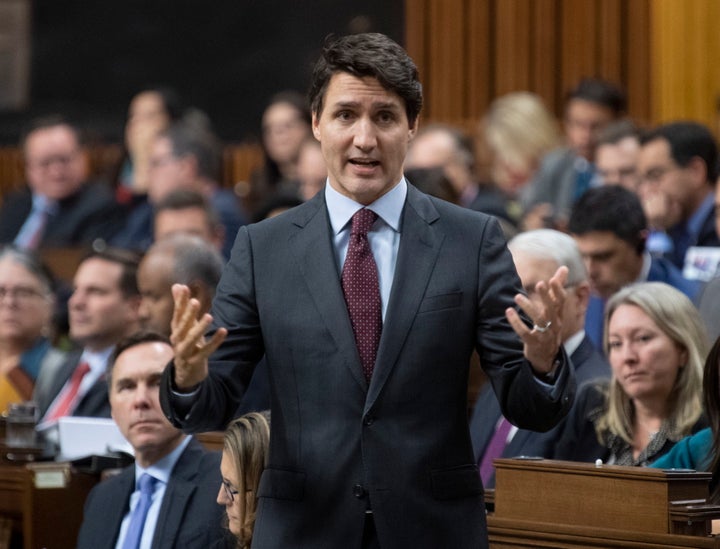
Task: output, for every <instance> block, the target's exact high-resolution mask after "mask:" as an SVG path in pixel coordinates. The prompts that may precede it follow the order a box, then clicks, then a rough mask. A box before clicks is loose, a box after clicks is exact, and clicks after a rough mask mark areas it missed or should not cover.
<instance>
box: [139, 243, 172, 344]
mask: <svg viewBox="0 0 720 549" xmlns="http://www.w3.org/2000/svg"><path fill="white" fill-rule="evenodd" d="M173 263H174V259H173V257H172V255H171V254H169V253H164V252H153V251H150V252H148V253H147V254H146V255H145V257H144V258H143V260H142V261H141V262H140V267H139V268H138V289H139V290H140V298H141V301H140V310H139V316H140V325H141V326H142V327H143V328H146V329H148V330H152V331H154V332H158V333H160V334H164V335H167V336H169V335H170V331H171V330H170V322H171V321H172V315H173V307H174V302H173V296H172V283H173V276H172V274H173V273H172V269H173Z"/></svg>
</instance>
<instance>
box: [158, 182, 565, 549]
mask: <svg viewBox="0 0 720 549" xmlns="http://www.w3.org/2000/svg"><path fill="white" fill-rule="evenodd" d="M401 222H402V236H401V238H400V246H399V250H398V257H397V264H396V267H395V275H394V280H393V285H392V290H391V294H390V298H389V302H388V306H387V312H386V315H385V319H384V325H383V332H382V337H381V340H380V346H379V349H378V355H377V361H376V365H375V370H374V373H373V376H372V378H371V381H370V383H369V385H368V383H367V382H366V380H365V377H364V375H363V372H362V367H361V365H360V359H359V356H358V351H357V347H356V345H355V339H354V336H353V331H352V327H351V324H350V320H349V317H348V313H347V308H346V306H345V300H344V297H343V292H342V289H341V285H340V274H339V272H338V268H337V264H336V259H335V253H334V249H333V246H332V236H331V233H332V230H331V228H330V224H329V221H328V212H327V207H326V205H325V198H324V193H319V194H318V195H317V196H316V197H315V198H313V199H312V200H310V201H309V202H306V203H304V204H303V205H301V206H298V207H297V208H295V209H293V210H290V211H288V212H286V213H284V214H282V215H280V216H278V217H274V218H272V219H268V220H265V221H263V222H261V223H258V224H255V225H249V226H246V227H242V228H241V229H240V231H239V233H238V237H237V240H236V242H235V246H234V248H233V253H232V257H231V259H230V262H229V263H228V265H227V266H226V267H225V271H224V273H223V276H222V278H221V280H220V283H219V285H218V291H217V293H216V296H215V301H214V303H213V309H212V315H213V317H214V319H215V322H216V326H224V327H227V328H228V336H227V338H226V340H225V342H224V343H223V345H222V346H221V347H220V348H219V349H218V350H217V351H216V352H215V354H214V355H213V357H212V360H211V364H210V375H209V377H208V378H207V379H206V380H205V381H204V382H203V383H202V384H201V385H200V386H199V389H198V392H197V395H196V401H195V404H194V406H193V408H192V410H191V411H190V413H189V415H186V414H184V413H182V412H180V411H179V408H182V405H179V404H178V397H177V395H175V394H173V393H172V391H171V379H172V375H173V374H172V366H170V367H169V368H167V369H166V371H165V374H164V378H163V380H162V383H161V388H160V399H161V404H162V406H163V410H164V411H165V413H166V414H167V415H168V418H169V419H170V420H171V421H172V422H173V423H175V424H176V425H182V426H183V427H184V428H186V429H188V430H193V431H201V430H207V429H218V428H222V427H224V425H225V423H226V422H227V421H228V420H229V419H230V417H231V415H232V413H233V412H234V411H235V409H236V408H237V406H238V401H239V399H240V397H241V395H242V393H243V391H244V389H245V387H246V386H247V383H248V380H249V379H250V375H251V373H252V371H253V368H254V366H255V364H256V363H257V362H258V361H259V360H260V358H261V357H262V356H263V354H265V357H266V359H267V366H268V372H269V376H270V392H271V393H270V395H271V410H272V414H273V425H272V429H271V435H270V436H271V440H270V464H269V466H268V468H267V469H265V472H264V473H263V476H262V480H261V483H260V489H259V497H260V499H259V508H258V515H257V522H256V524H255V531H254V535H253V542H254V543H253V546H254V547H262V548H263V549H266V548H286V547H293V548H294V549H303V548H308V549H309V548H312V549H317V548H321V547H322V548H326V547H327V548H336V547H357V546H359V544H360V540H361V539H362V533H363V525H364V523H365V511H366V509H368V508H372V511H373V517H374V522H375V527H376V530H377V535H378V538H379V542H380V546H381V547H413V548H420V549H422V548H425V547H427V548H437V547H452V548H454V549H465V548H468V549H469V548H472V549H477V548H478V547H486V546H487V532H486V523H485V508H484V504H483V497H482V493H483V492H482V486H481V483H480V479H479V476H478V474H477V468H476V466H475V463H474V460H473V453H472V446H471V443H470V435H469V431H468V422H467V404H466V400H467V396H466V395H467V380H468V369H469V362H470V356H471V353H472V351H473V349H474V348H477V349H478V351H479V353H480V358H481V363H482V364H483V366H484V368H485V371H486V372H487V374H488V376H489V378H490V379H491V381H492V383H493V384H494V385H495V387H496V390H497V392H498V394H500V395H502V398H501V399H500V406H501V409H502V410H503V413H504V414H506V416H507V417H508V418H511V419H512V421H513V422H515V423H517V424H518V425H520V426H522V427H526V428H534V429H539V430H547V429H550V428H551V427H552V426H553V425H555V424H556V423H557V422H558V421H559V420H560V419H561V418H562V417H563V416H564V415H565V413H566V412H567V410H568V408H569V407H570V404H571V402H572V398H573V393H574V374H573V372H572V369H571V368H570V367H569V366H568V365H567V360H568V359H567V358H566V357H565V355H564V352H563V353H561V354H560V358H561V365H560V367H559V370H558V378H557V382H556V384H555V386H554V388H553V390H552V391H548V390H547V389H546V388H543V387H542V386H541V385H540V384H539V383H538V382H537V380H536V379H535V376H534V375H533V373H532V369H531V367H530V365H529V364H528V362H527V361H526V360H525V359H524V357H523V355H522V345H521V342H520V340H519V338H518V337H517V336H516V334H515V333H514V332H513V330H512V328H511V327H510V325H509V323H508V322H507V320H506V319H505V309H506V308H507V307H510V306H513V296H514V295H515V294H516V293H517V292H519V291H520V281H519V279H518V277H517V275H516V274H515V269H514V266H513V262H512V257H511V256H510V253H509V252H508V251H507V248H506V246H505V240H504V238H503V236H502V233H501V231H500V228H499V225H498V222H497V220H495V219H494V218H491V217H489V216H487V215H484V214H481V213H477V212H473V211H471V210H468V209H465V208H461V207H458V206H454V205H451V204H448V203H447V202H443V201H441V200H438V199H435V198H432V197H428V196H427V195H424V194H422V193H421V192H419V191H418V190H416V189H415V188H414V187H412V186H409V187H408V196H407V201H406V204H405V207H404V210H403V215H402V220H401Z"/></svg>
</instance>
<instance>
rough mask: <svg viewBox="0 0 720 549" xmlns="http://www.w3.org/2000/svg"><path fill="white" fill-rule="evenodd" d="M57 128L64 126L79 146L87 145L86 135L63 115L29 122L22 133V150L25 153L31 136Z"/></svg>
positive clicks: (54, 115)
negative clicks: (40, 131) (37, 132)
mask: <svg viewBox="0 0 720 549" xmlns="http://www.w3.org/2000/svg"><path fill="white" fill-rule="evenodd" d="M57 126H64V127H66V128H67V129H69V130H70V131H71V132H72V134H73V135H74V136H75V140H76V141H77V144H78V146H80V147H82V146H83V145H84V144H85V134H84V132H83V131H82V130H81V129H80V126H78V125H77V124H76V123H75V122H74V121H73V120H71V119H70V118H69V117H67V116H65V115H63V114H50V115H47V116H41V117H38V118H33V119H32V120H30V122H28V123H27V124H26V125H25V126H24V127H23V129H22V130H21V132H20V143H19V146H20V149H21V150H22V151H23V153H24V152H25V145H26V144H27V140H28V138H29V137H30V135H31V134H33V133H34V132H36V131H39V130H47V129H49V128H55V127H57Z"/></svg>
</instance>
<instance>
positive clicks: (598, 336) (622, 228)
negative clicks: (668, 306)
mask: <svg viewBox="0 0 720 549" xmlns="http://www.w3.org/2000/svg"><path fill="white" fill-rule="evenodd" d="M568 229H569V231H570V233H571V234H572V235H573V237H574V238H575V242H577V245H578V248H579V249H580V253H581V254H582V257H583V260H584V261H585V265H586V267H587V270H588V275H589V277H590V288H591V290H592V294H591V296H590V302H589V304H588V310H587V315H586V317H585V330H586V331H587V333H588V336H590V339H591V340H592V342H593V343H594V344H595V346H596V347H597V348H598V349H602V345H603V331H604V329H605V328H604V314H605V303H606V302H607V300H608V298H609V297H610V296H612V295H613V294H614V293H615V292H617V291H618V290H619V289H620V288H622V287H624V286H627V285H628V284H632V283H633V282H648V281H649V282H665V283H666V284H670V286H673V287H674V288H677V289H678V290H680V291H681V292H683V293H684V294H685V295H687V296H688V297H689V298H690V299H694V298H695V296H696V295H697V293H698V290H699V284H698V283H697V282H695V281H691V280H687V279H685V278H683V276H682V273H681V272H680V271H679V270H678V269H677V267H675V265H673V264H672V263H671V262H670V261H669V260H668V259H665V258H661V257H655V256H651V255H650V253H649V252H648V251H647V250H646V249H645V241H646V238H647V235H648V228H647V220H646V218H645V213H644V212H643V208H642V205H641V204H640V199H639V198H638V197H637V195H635V193H633V192H632V191H629V190H627V189H625V188H624V187H621V186H619V185H606V186H603V187H598V188H596V189H590V190H589V191H588V192H587V193H585V194H584V195H583V196H582V198H580V200H578V202H577V203H576V204H575V206H574V207H573V210H572V214H571V215H570V222H569V223H568Z"/></svg>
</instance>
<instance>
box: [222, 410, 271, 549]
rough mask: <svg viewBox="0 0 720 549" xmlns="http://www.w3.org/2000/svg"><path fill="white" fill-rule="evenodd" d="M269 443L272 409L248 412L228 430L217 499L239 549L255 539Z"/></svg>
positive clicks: (232, 423) (246, 546) (247, 546)
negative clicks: (254, 534) (260, 490)
mask: <svg viewBox="0 0 720 549" xmlns="http://www.w3.org/2000/svg"><path fill="white" fill-rule="evenodd" d="M269 445H270V412H252V413H249V414H246V415H244V416H242V417H239V418H237V419H235V420H234V421H232V422H231V423H230V425H229V426H228V428H227V429H226V430H225V441H224V447H223V453H222V461H221V462H220V473H221V475H222V484H221V486H220V491H219V492H218V497H217V502H218V503H219V504H220V505H224V506H225V511H226V513H227V520H228V529H229V530H230V532H231V533H232V534H233V535H234V536H235V537H236V538H237V547H238V548H239V549H248V548H249V547H250V543H251V541H252V532H253V527H254V525H255V510H256V508H257V493H258V486H259V484H260V476H261V475H262V472H263V470H264V469H265V466H266V465H267V459H268V447H269Z"/></svg>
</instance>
